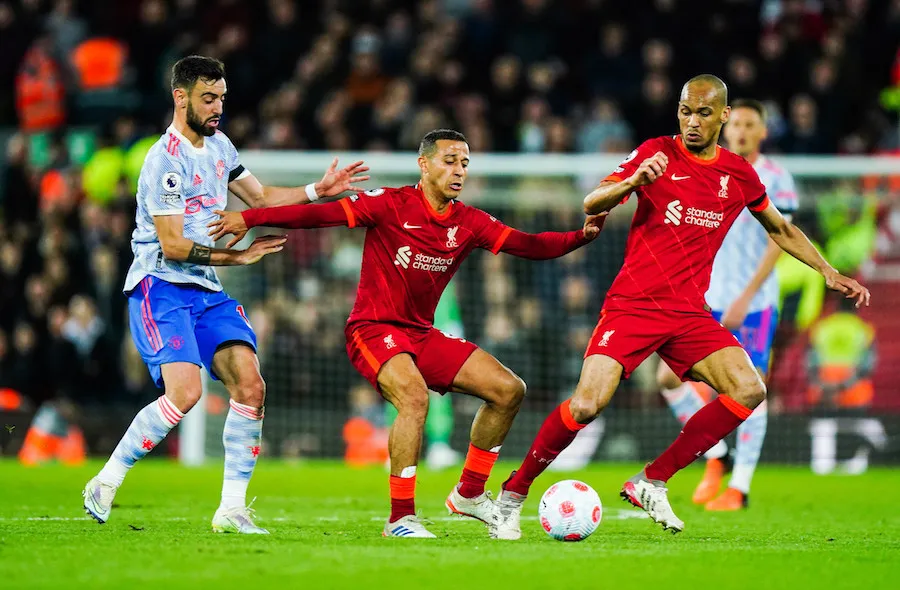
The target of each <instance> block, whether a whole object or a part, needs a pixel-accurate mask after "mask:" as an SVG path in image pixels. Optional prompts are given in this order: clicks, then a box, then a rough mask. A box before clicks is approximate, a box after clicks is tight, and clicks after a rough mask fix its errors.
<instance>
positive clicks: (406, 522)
mask: <svg viewBox="0 0 900 590" xmlns="http://www.w3.org/2000/svg"><path fill="white" fill-rule="evenodd" d="M381 536H382V537H403V538H405V539H436V538H437V537H435V536H434V535H433V534H432V533H431V532H429V530H428V529H426V528H425V525H424V524H422V523H421V522H419V518H418V517H417V516H415V515H414V514H409V515H407V516H404V517H403V518H398V519H397V520H395V521H394V522H386V523H384V530H383V531H381Z"/></svg>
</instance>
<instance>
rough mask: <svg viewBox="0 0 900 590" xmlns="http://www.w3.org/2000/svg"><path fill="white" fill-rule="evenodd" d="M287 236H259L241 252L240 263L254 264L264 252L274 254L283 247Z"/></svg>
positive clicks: (260, 258)
mask: <svg viewBox="0 0 900 590" xmlns="http://www.w3.org/2000/svg"><path fill="white" fill-rule="evenodd" d="M286 241H287V236H260V237H258V238H256V239H255V240H253V243H252V244H250V247H249V248H247V249H246V250H244V251H243V253H242V254H241V263H243V264H254V263H256V262H259V261H260V260H262V257H263V256H265V255H266V254H274V253H275V252H281V251H282V250H283V249H284V243H285V242H286Z"/></svg>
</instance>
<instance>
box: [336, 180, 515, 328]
mask: <svg viewBox="0 0 900 590" xmlns="http://www.w3.org/2000/svg"><path fill="white" fill-rule="evenodd" d="M340 203H342V205H343V206H344V209H345V212H346V214H347V218H348V225H349V226H350V227H356V226H363V227H367V228H368V229H367V230H366V240H365V245H364V246H363V260H362V271H361V273H360V277H359V288H358V289H357V292H356V303H355V304H354V306H353V311H351V312H350V318H349V319H348V320H347V323H348V324H353V323H354V322H360V321H371V322H390V323H393V324H398V325H401V326H408V327H418V328H429V327H431V325H432V324H433V323H434V310H435V308H436V307H437V304H438V301H439V300H440V298H441V293H443V291H444V289H445V288H446V287H447V284H448V283H449V282H450V279H451V278H453V275H454V274H455V273H456V271H457V269H458V268H459V265H460V263H461V262H462V261H463V260H464V259H465V258H466V257H467V256H468V255H469V254H470V253H471V252H472V250H474V249H475V248H485V249H488V250H491V251H492V252H493V253H495V254H496V253H497V252H499V251H500V248H501V247H502V246H503V243H504V241H505V240H506V238H507V237H508V236H509V234H510V232H511V231H512V229H511V228H508V227H507V226H506V225H504V224H503V223H501V222H499V221H497V220H496V219H495V218H494V217H491V216H490V215H488V214H487V213H485V212H484V211H481V210H480V209H476V208H474V207H467V206H466V205H464V204H463V203H461V202H459V201H453V202H451V204H450V206H449V207H448V208H447V210H446V211H445V212H444V213H443V214H442V215H439V214H438V213H437V212H436V211H435V210H434V209H433V208H432V206H431V205H430V204H429V203H428V201H426V200H425V195H424V194H423V193H422V191H421V190H420V189H419V188H418V186H405V187H401V188H384V189H375V190H370V191H366V192H364V193H360V194H358V195H355V196H353V197H350V198H348V199H343V200H341V201H340Z"/></svg>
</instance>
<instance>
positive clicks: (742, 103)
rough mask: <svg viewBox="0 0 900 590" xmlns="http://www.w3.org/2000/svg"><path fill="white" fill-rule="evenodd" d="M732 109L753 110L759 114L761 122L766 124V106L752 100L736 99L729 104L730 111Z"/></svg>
mask: <svg viewBox="0 0 900 590" xmlns="http://www.w3.org/2000/svg"><path fill="white" fill-rule="evenodd" d="M734 109H753V110H754V111H756V112H757V113H759V116H760V118H761V119H762V122H763V123H765V122H766V105H764V104H763V103H762V102H760V101H758V100H756V99H753V98H738V99H737V100H735V101H734V102H732V103H731V110H734Z"/></svg>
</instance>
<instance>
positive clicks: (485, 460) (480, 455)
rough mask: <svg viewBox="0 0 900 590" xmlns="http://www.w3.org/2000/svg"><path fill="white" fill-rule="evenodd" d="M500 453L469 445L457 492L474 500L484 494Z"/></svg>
mask: <svg viewBox="0 0 900 590" xmlns="http://www.w3.org/2000/svg"><path fill="white" fill-rule="evenodd" d="M499 454H500V453H499V452H496V453H495V452H492V451H485V450H484V449H479V448H478V447H476V446H474V445H472V444H471V443H469V452H468V453H467V454H466V464H465V465H464V466H463V472H462V476H461V477H460V478H459V487H458V488H457V491H459V494H460V495H461V496H462V497H463V498H474V497H476V496H480V495H481V494H483V493H484V484H486V483H487V480H488V477H490V475H491V469H493V468H494V463H495V462H496V461H497V456H498V455H499Z"/></svg>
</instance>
